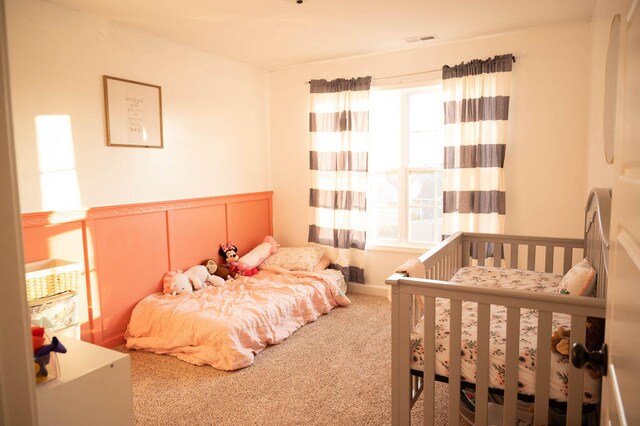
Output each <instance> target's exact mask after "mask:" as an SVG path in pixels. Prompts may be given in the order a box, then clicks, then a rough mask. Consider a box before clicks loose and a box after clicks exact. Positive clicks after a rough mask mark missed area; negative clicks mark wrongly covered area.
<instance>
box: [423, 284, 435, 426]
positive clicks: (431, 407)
mask: <svg viewBox="0 0 640 426" xmlns="http://www.w3.org/2000/svg"><path fill="white" fill-rule="evenodd" d="M435 355H436V299H435V298H434V297H427V296H425V298H424V390H423V391H422V395H423V399H424V400H423V402H424V407H423V408H424V415H423V424H424V425H433V424H434V422H435V418H434V417H435V416H434V414H435V375H436V369H435V367H436V361H435V358H436V357H435Z"/></svg>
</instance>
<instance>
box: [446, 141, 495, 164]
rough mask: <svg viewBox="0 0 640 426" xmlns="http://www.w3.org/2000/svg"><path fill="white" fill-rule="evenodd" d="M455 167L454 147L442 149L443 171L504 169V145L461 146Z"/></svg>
mask: <svg viewBox="0 0 640 426" xmlns="http://www.w3.org/2000/svg"><path fill="white" fill-rule="evenodd" d="M458 148H459V150H458V152H459V153H460V158H459V159H458V161H457V163H458V164H457V165H456V147H454V146H446V147H445V148H444V168H445V169H457V168H461V169H473V168H476V167H500V168H502V167H504V154H505V151H506V149H507V146H506V145H505V144H480V145H461V146H459V147H458Z"/></svg>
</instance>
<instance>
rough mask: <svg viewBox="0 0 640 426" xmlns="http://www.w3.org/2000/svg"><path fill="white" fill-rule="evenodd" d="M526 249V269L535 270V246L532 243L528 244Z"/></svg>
mask: <svg viewBox="0 0 640 426" xmlns="http://www.w3.org/2000/svg"><path fill="white" fill-rule="evenodd" d="M528 247H529V248H528V251H527V270H528V271H535V270H536V246H535V245H533V244H529V245H528Z"/></svg>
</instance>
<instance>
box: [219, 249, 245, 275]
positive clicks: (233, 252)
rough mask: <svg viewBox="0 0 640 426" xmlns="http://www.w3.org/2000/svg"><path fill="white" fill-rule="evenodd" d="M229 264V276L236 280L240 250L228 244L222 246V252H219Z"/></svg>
mask: <svg viewBox="0 0 640 426" xmlns="http://www.w3.org/2000/svg"><path fill="white" fill-rule="evenodd" d="M218 253H220V255H221V256H222V257H224V258H225V260H226V262H227V268H229V274H230V275H231V277H233V278H235V277H236V275H238V259H240V258H239V257H238V248H237V247H236V246H234V245H233V244H231V242H228V243H227V244H220V250H219V251H218Z"/></svg>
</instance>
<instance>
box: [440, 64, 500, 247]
mask: <svg viewBox="0 0 640 426" xmlns="http://www.w3.org/2000/svg"><path fill="white" fill-rule="evenodd" d="M512 64H513V55H511V54H507V55H502V56H496V57H495V58H493V59H487V60H485V61H481V60H473V61H471V62H469V63H463V64H460V65H456V66H454V67H449V66H444V67H443V68H442V80H443V94H444V117H445V118H444V120H445V151H444V182H443V183H444V194H443V209H444V211H443V213H444V214H443V234H444V235H445V236H448V235H451V234H453V233H455V232H457V231H465V232H488V233H502V232H503V231H504V219H505V213H506V208H505V206H506V197H505V182H504V159H505V151H506V147H507V122H508V119H509V95H510V90H511V68H512ZM492 251H493V250H492V248H491V247H489V252H492ZM487 254H490V253H487Z"/></svg>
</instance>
